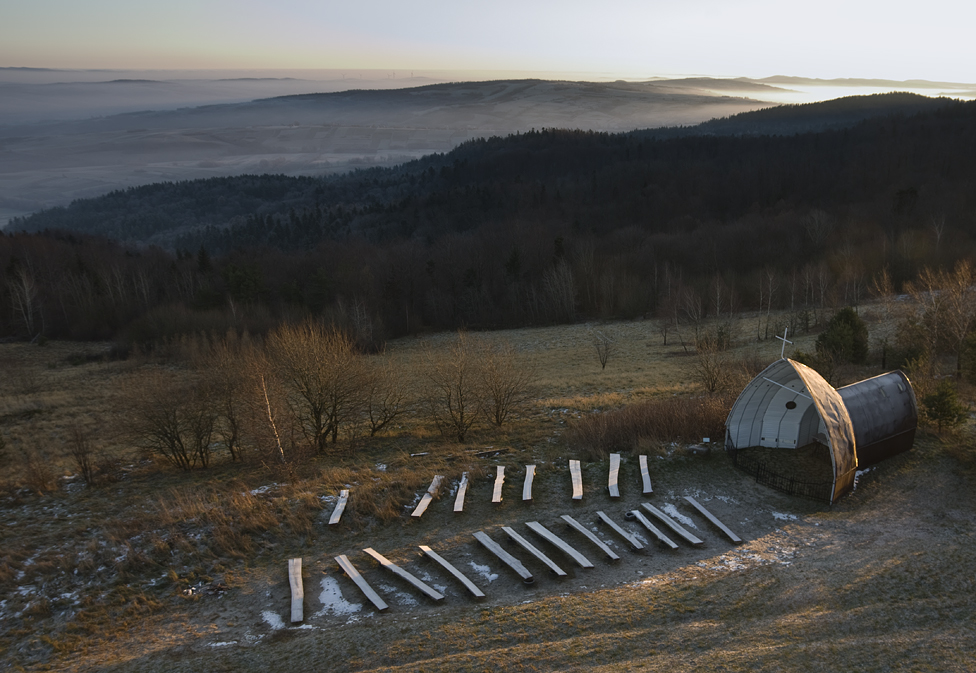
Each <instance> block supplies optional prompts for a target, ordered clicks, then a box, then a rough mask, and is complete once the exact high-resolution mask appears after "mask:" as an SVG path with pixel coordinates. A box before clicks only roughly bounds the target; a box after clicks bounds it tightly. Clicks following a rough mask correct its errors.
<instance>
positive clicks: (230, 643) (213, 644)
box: [210, 640, 237, 647]
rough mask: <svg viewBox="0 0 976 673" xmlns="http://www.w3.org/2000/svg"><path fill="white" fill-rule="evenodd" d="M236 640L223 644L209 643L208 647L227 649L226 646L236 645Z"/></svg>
mask: <svg viewBox="0 0 976 673" xmlns="http://www.w3.org/2000/svg"><path fill="white" fill-rule="evenodd" d="M236 644H237V641H236V640H230V641H227V642H225V643H210V647H227V646H228V645H236Z"/></svg>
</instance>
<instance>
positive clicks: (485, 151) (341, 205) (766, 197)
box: [10, 92, 976, 252]
mask: <svg viewBox="0 0 976 673" xmlns="http://www.w3.org/2000/svg"><path fill="white" fill-rule="evenodd" d="M377 93H382V92H377ZM974 111H976V103H961V102H958V101H953V100H951V99H944V98H941V99H932V98H926V97H923V96H918V95H915V94H909V93H893V94H880V95H874V96H856V97H849V98H842V99H837V100H833V101H827V102H823V103H810V104H806V105H789V106H779V107H774V108H767V109H763V110H759V111H755V112H749V113H743V114H739V115H735V116H733V117H730V118H727V119H718V120H712V121H710V122H706V123H704V124H701V125H698V126H694V127H687V128H669V129H648V130H643V131H635V132H631V133H627V134H609V133H593V132H583V131H559V130H555V129H541V130H539V131H536V132H533V133H528V134H525V133H522V134H515V135H511V136H508V137H505V138H500V137H496V138H490V139H483V140H474V141H469V142H466V143H464V144H462V145H461V146H459V147H458V148H456V149H455V150H453V151H452V152H449V153H447V154H436V155H430V156H427V157H425V158H423V159H420V160H417V161H412V162H409V163H406V164H403V165H401V166H398V167H395V168H390V169H369V170H361V171H355V172H353V173H350V174H346V175H341V176H334V177H329V178H292V177H286V176H281V175H261V176H258V175H246V176H240V177H231V178H211V179H207V180H197V181H183V182H178V183H157V184H154V185H149V186H145V187H137V188H131V189H127V190H124V191H115V192H112V193H110V194H107V195H105V196H102V197H98V198H94V199H84V200H78V201H75V202H73V203H72V204H70V205H69V206H68V207H66V208H53V209H50V210H46V211H42V212H39V213H36V214H34V215H32V216H29V217H27V218H21V219H18V220H15V221H12V222H11V227H10V229H11V230H19V229H22V230H26V231H41V230H45V229H58V230H69V231H79V232H85V233H89V234H97V235H103V236H108V237H110V238H114V239H117V240H121V241H130V242H138V243H143V244H146V243H153V244H159V245H163V246H164V247H170V248H173V247H186V248H192V249H195V248H196V247H198V246H200V245H204V246H206V247H207V248H208V249H210V250H211V251H213V252H221V251H227V250H230V249H232V248H240V247H247V246H251V245H270V246H272V247H279V248H284V249H296V248H303V247H308V246H314V245H316V244H317V243H318V242H320V241H323V240H334V239H342V238H347V237H349V236H366V237H368V238H370V239H371V240H382V239H387V238H390V237H394V238H397V237H416V236H422V237H425V238H426V239H428V240H432V239H436V238H437V237H440V236H442V235H444V234H445V233H447V232H449V231H464V230H468V229H473V228H476V227H479V226H484V225H489V224H491V223H501V222H507V221H512V220H513V219H518V218H524V217H532V218H536V219H540V220H553V219H555V220H562V221H572V222H575V223H577V224H576V226H584V227H587V228H591V229H593V230H594V231H600V230H602V231H608V230H612V229H616V228H621V227H625V226H632V225H636V226H641V227H643V228H647V229H649V230H651V231H655V230H659V229H660V230H668V229H669V228H670V227H673V226H674V225H673V223H674V222H677V221H681V218H692V219H693V220H696V221H709V220H717V221H726V220H731V219H734V218H737V217H740V216H742V215H743V214H744V213H748V212H751V211H755V209H757V208H767V207H770V206H771V205H772V204H774V203H777V202H787V203H793V204H797V205H804V206H813V205H817V207H823V205H824V204H830V203H836V204H845V205H846V204H850V203H854V202H857V201H859V200H865V199H866V200H869V201H870V200H871V199H876V198H890V196H888V195H887V194H888V193H890V192H892V191H894V190H897V189H904V188H906V187H911V188H912V189H915V190H919V189H921V188H922V187H921V185H918V184H915V183H918V182H919V181H920V178H919V177H918V175H917V174H916V173H917V172H918V171H919V170H924V169H925V167H924V166H923V165H922V164H923V163H924V162H920V161H918V160H916V163H915V164H914V165H913V166H912V170H911V171H909V170H908V169H907V168H905V169H903V170H901V172H892V171H891V170H890V169H889V170H888V171H887V173H886V174H885V175H884V176H880V175H875V172H874V171H873V168H872V164H877V165H889V164H891V163H892V162H893V161H894V163H895V165H898V166H900V165H901V163H900V162H901V160H900V159H899V160H897V161H895V160H893V159H891V156H892V155H899V156H901V155H902V154H904V153H910V152H914V153H915V154H916V155H918V156H926V157H931V160H932V161H933V162H934V161H938V162H939V164H940V165H959V166H963V165H964V166H965V171H969V170H970V166H971V165H972V162H973V161H974V157H976V151H974V152H973V153H972V154H971V155H966V154H964V152H965V148H966V147H967V145H966V143H965V142H961V141H960V139H961V138H965V137H968V136H966V133H970V134H971V133H972V126H973V117H974ZM892 128H895V129H902V135H901V136H900V144H899V146H891V145H890V142H889V136H888V135H887V134H888V133H889V132H890V129H892ZM840 131H843V132H844V133H843V135H841V134H840V133H839V132H840ZM923 133H924V134H926V141H925V142H924V143H923V142H922V141H920V140H919V134H923ZM937 151H938V152H941V154H940V155H938V156H935V154H934V153H935V152H937ZM864 162H867V163H864ZM886 162H887V163H886ZM733 166H734V167H736V168H735V171H732V169H731V168H730V167H733ZM771 167H775V170H773V172H772V173H770V170H771ZM931 171H932V172H933V173H935V172H937V169H935V168H931ZM844 175H853V176H856V178H857V179H856V180H853V179H851V180H847V181H846V182H842V183H838V182H837V180H838V179H840V176H844ZM925 179H926V180H928V179H929V178H928V177H926V178H925ZM597 223H599V224H597Z"/></svg>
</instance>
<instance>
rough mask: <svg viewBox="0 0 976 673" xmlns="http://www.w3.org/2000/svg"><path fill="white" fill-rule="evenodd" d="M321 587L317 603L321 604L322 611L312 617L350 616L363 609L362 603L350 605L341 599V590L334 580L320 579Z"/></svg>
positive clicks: (331, 578)
mask: <svg viewBox="0 0 976 673" xmlns="http://www.w3.org/2000/svg"><path fill="white" fill-rule="evenodd" d="M321 586H322V593H320V594H319V602H320V603H321V604H322V609H321V610H319V611H318V612H316V613H315V614H314V615H313V617H321V616H322V615H325V614H327V613H332V614H334V615H351V614H353V613H354V612H359V611H360V610H362V609H363V604H362V603H350V602H349V601H347V600H346V599H345V598H343V597H342V590H341V589H340V588H339V582H337V581H336V580H335V578H333V577H324V578H322V582H321Z"/></svg>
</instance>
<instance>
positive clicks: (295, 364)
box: [266, 321, 364, 453]
mask: <svg viewBox="0 0 976 673" xmlns="http://www.w3.org/2000/svg"><path fill="white" fill-rule="evenodd" d="M266 349H267V353H268V360H269V362H270V363H271V366H272V368H273V370H274V372H275V374H276V375H277V376H278V378H279V379H280V381H281V383H282V387H283V388H284V390H285V391H286V403H287V405H288V408H289V410H290V412H291V414H292V416H293V417H294V418H295V420H296V425H297V426H298V427H299V428H300V430H301V432H302V434H303V435H304V437H305V440H306V442H307V444H308V445H309V446H310V447H312V448H314V449H315V450H316V451H318V452H319V453H322V452H325V451H326V449H327V445H328V443H329V442H331V443H332V444H336V443H337V441H338V437H339V432H340V430H341V429H343V428H344V427H350V428H351V427H352V424H353V422H354V421H355V419H356V418H357V417H358V415H359V413H360V411H361V409H362V407H363V380H364V367H363V356H362V355H361V354H360V353H359V352H358V351H357V350H356V347H355V344H354V343H353V341H352V339H350V338H349V337H348V336H347V335H346V334H345V333H344V332H341V331H339V330H338V329H336V328H334V327H325V326H323V325H321V324H319V323H316V322H314V321H305V322H303V323H301V324H299V325H282V326H280V327H278V328H277V329H275V330H274V331H273V332H271V334H269V335H268V339H267V342H266Z"/></svg>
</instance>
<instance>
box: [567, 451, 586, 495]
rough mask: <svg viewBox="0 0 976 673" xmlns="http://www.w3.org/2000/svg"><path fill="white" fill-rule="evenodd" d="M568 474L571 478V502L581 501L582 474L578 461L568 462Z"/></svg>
mask: <svg viewBox="0 0 976 673" xmlns="http://www.w3.org/2000/svg"><path fill="white" fill-rule="evenodd" d="M569 473H570V474H571V475H572V477H573V500H582V499H583V474H582V473H581V472H580V462H579V461H578V460H571V461H569Z"/></svg>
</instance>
